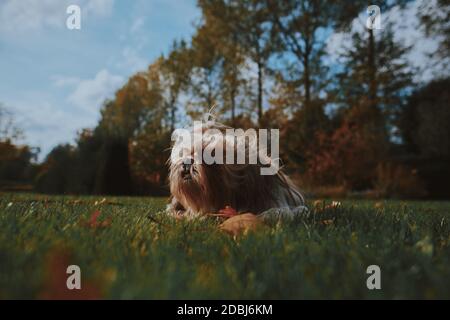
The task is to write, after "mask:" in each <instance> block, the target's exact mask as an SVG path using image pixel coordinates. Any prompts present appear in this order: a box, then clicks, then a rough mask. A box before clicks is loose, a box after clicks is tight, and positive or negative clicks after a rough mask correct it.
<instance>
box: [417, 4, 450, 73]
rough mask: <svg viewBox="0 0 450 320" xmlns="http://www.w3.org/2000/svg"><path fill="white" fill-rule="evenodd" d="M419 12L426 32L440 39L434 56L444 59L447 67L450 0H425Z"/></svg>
mask: <svg viewBox="0 0 450 320" xmlns="http://www.w3.org/2000/svg"><path fill="white" fill-rule="evenodd" d="M433 4H434V5H433ZM417 12H418V15H419V19H420V21H421V23H422V27H423V29H424V31H425V34H426V35H427V36H433V37H435V38H436V39H438V40H439V46H438V48H437V49H436V51H435V52H433V53H432V56H434V57H436V58H438V59H441V60H444V61H445V62H446V65H445V67H446V68H447V67H448V63H449V60H448V59H449V56H450V37H449V34H450V23H449V21H450V1H449V0H436V1H423V3H422V4H421V6H420V7H419V10H418V11H417Z"/></svg>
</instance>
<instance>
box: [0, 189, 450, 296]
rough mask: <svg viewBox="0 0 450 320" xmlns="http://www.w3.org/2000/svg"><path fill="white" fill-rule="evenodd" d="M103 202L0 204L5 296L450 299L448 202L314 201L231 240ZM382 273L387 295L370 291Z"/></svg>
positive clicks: (153, 203)
mask: <svg viewBox="0 0 450 320" xmlns="http://www.w3.org/2000/svg"><path fill="white" fill-rule="evenodd" d="M101 200H102V198H98V197H74V196H54V197H47V196H42V195H33V194H2V195H0V298H3V299H9V298H20V299H35V298H113V299H134V298H141V299H161V298H162V299H165V298H171V299H172V298H174V299H195V298H199V299H203V298H210V299H258V298H261V299H304V298H307V299H309V298H331V299H335V298H355V299H360V298H363V299H377V298H386V299H402V298H419V299H422V298H426V299H433V298H447V299H448V298H450V224H449V222H450V203H449V202H399V201H383V202H374V201H344V202H343V203H342V205H341V206H338V207H333V206H327V204H328V203H329V202H323V203H322V202H315V203H312V202H311V203H309V205H310V207H312V209H311V210H310V213H309V214H308V215H305V216H303V217H301V218H299V219H296V220H295V221H293V222H291V223H278V224H275V225H271V226H269V227H267V228H264V229H263V230H260V231H257V232H254V233H248V234H246V235H242V236H239V237H237V238H233V237H231V236H229V235H227V234H224V233H223V232H221V231H220V230H218V224H219V223H220V221H219V220H217V219H216V218H208V219H205V220H201V221H176V220H174V219H171V218H168V217H166V216H164V214H163V213H162V210H163V209H164V207H165V199H162V198H125V197H120V198H113V197H111V198H107V199H106V200H104V201H101ZM96 211H98V213H100V216H99V217H98V221H99V222H98V223H96V222H92V221H91V222H92V223H91V222H89V221H90V220H89V219H90V217H92V214H93V213H94V212H96ZM102 222H103V223H102ZM69 264H76V265H78V266H80V268H81V273H82V290H80V291H76V290H73V291H69V290H67V289H66V287H65V282H66V278H67V277H68V275H67V274H66V268H67V266H68V265H69ZM373 264H375V265H378V266H380V268H381V285H382V288H381V290H368V289H367V287H366V280H367V278H368V276H369V275H368V274H366V268H367V267H368V266H369V265H373Z"/></svg>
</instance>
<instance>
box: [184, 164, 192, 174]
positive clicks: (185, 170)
mask: <svg viewBox="0 0 450 320" xmlns="http://www.w3.org/2000/svg"><path fill="white" fill-rule="evenodd" d="M191 167H192V164H191V163H183V172H186V173H187V172H190V171H191Z"/></svg>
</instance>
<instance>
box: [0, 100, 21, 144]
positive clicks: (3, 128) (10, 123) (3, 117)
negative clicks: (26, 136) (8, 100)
mask: <svg viewBox="0 0 450 320" xmlns="http://www.w3.org/2000/svg"><path fill="white" fill-rule="evenodd" d="M22 137H23V133H22V130H20V129H19V127H18V126H17V125H16V123H15V120H14V116H13V113H12V112H11V111H9V110H8V109H7V108H6V107H5V106H3V105H2V104H1V103H0V142H6V141H16V140H18V139H20V138H22Z"/></svg>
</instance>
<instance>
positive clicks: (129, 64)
mask: <svg viewBox="0 0 450 320" xmlns="http://www.w3.org/2000/svg"><path fill="white" fill-rule="evenodd" d="M149 63H150V62H149V61H148V60H147V59H145V58H143V57H142V56H140V55H139V53H138V52H137V51H136V50H135V49H133V48H131V47H125V48H124V49H123V50H122V57H121V60H120V61H119V62H118V63H117V66H118V67H122V68H125V69H126V70H127V71H128V72H129V73H134V72H137V71H142V70H145V69H146V68H147V66H148V65H149Z"/></svg>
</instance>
